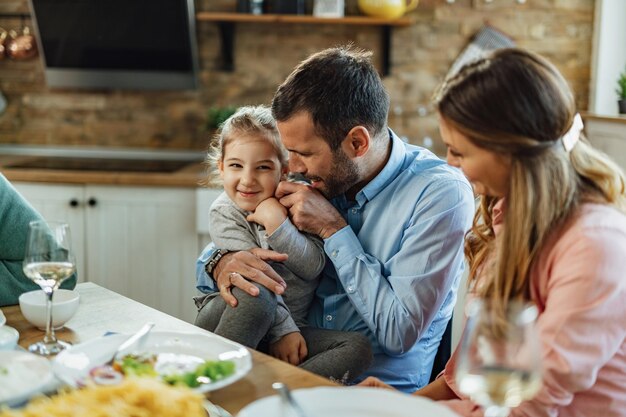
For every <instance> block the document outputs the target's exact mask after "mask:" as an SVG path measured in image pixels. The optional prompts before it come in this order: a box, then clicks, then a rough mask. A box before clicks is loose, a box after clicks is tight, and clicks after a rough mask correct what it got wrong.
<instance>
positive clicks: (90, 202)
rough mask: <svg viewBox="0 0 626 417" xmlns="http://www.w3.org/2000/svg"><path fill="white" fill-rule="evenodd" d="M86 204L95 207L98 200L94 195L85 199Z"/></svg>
mask: <svg viewBox="0 0 626 417" xmlns="http://www.w3.org/2000/svg"><path fill="white" fill-rule="evenodd" d="M87 204H89V207H95V206H97V205H98V200H96V199H95V198H94V197H90V198H89V200H87Z"/></svg>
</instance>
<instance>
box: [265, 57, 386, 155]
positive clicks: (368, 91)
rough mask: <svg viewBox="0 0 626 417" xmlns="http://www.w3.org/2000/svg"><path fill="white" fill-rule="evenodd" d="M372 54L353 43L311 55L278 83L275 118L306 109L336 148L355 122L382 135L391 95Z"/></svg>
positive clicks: (319, 133)
mask: <svg viewBox="0 0 626 417" xmlns="http://www.w3.org/2000/svg"><path fill="white" fill-rule="evenodd" d="M371 56H372V53H371V52H366V51H363V50H358V49H355V48H353V47H351V46H341V47H336V48H329V49H325V50H323V51H320V52H317V53H315V54H313V55H311V56H310V57H308V58H307V59H305V60H304V61H302V62H301V63H300V64H299V65H298V66H297V67H296V68H295V69H294V70H293V72H292V73H291V74H290V75H289V77H287V79H286V80H285V81H284V82H283V83H282V84H281V85H280V87H278V90H277V91H276V94H275V95H274V99H273V101H272V112H273V114H274V117H275V118H276V120H278V121H285V120H288V119H290V118H291V117H292V116H294V115H296V114H297V113H300V112H302V111H304V112H307V113H309V114H310V115H311V119H312V120H313V125H314V127H315V132H316V133H317V135H319V136H320V137H322V138H323V139H324V140H326V142H328V145H329V146H330V148H331V149H332V150H337V149H338V148H339V146H340V145H341V142H342V141H343V140H344V138H345V137H346V135H347V134H348V132H349V131H350V129H352V128H353V127H355V126H364V127H365V128H367V130H368V131H369V133H370V135H371V136H372V137H376V136H378V135H379V134H380V132H381V131H382V130H383V129H385V128H386V127H387V114H388V112H389V95H388V94H387V92H386V91H385V87H384V86H383V83H382V81H381V79H380V77H379V75H378V72H377V71H376V69H375V68H374V66H373V65H372V62H371Z"/></svg>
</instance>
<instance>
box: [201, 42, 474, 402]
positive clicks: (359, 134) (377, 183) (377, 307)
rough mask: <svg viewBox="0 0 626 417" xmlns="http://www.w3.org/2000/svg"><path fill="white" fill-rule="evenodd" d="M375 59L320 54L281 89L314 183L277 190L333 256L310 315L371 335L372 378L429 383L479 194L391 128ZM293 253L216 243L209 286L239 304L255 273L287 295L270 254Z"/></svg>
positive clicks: (285, 133)
mask: <svg viewBox="0 0 626 417" xmlns="http://www.w3.org/2000/svg"><path fill="white" fill-rule="evenodd" d="M370 56H371V54H370V53H365V52H362V51H356V50H354V49H351V48H343V47H342V48H331V49H327V50H324V51H321V52H319V53H316V54H314V55H312V56H311V57H309V58H307V59H306V60H305V61H303V62H302V63H301V64H300V65H299V66H298V67H296V69H295V70H294V71H293V72H292V73H291V75H289V77H288V78H287V79H286V80H285V82H284V83H283V84H282V85H281V86H280V87H279V88H278V90H277V92H276V95H275V96H274V100H273V102H272V112H273V113H274V116H275V117H276V119H277V121H278V129H279V131H280V134H281V140H282V142H283V144H284V145H285V147H286V148H287V150H288V151H289V169H290V171H292V172H294V173H298V174H300V175H301V176H304V178H306V179H307V180H308V181H310V185H305V184H301V183H291V182H281V184H280V185H279V187H278V190H277V194H276V197H277V198H279V199H280V202H281V203H282V204H283V205H284V206H285V207H287V208H288V210H289V216H290V218H291V220H292V222H293V224H294V225H296V227H298V229H300V230H302V231H304V232H308V233H311V234H315V235H318V236H320V237H321V238H322V239H324V250H325V252H326V255H327V258H328V262H327V263H326V267H325V269H324V271H323V276H322V278H321V282H320V285H319V287H318V290H317V293H316V300H315V301H314V303H313V306H312V307H311V309H310V313H309V324H310V325H313V326H317V327H321V328H325V329H335V330H343V331H359V332H361V333H363V334H365V335H367V336H368V337H369V339H370V341H371V343H372V347H373V351H374V364H373V365H372V367H371V368H370V369H369V371H368V372H366V375H373V376H377V377H379V378H380V379H382V380H383V381H385V382H387V383H388V384H390V385H392V386H394V387H396V388H398V389H400V390H403V391H406V392H411V391H412V390H415V389H416V388H419V387H421V386H424V385H425V384H426V383H428V380H429V377H430V374H431V369H432V364H433V360H434V357H435V354H436V351H437V347H438V345H439V341H440V339H441V336H442V334H443V332H444V330H445V327H446V324H447V323H448V321H449V319H450V317H451V315H452V310H453V308H454V303H455V300H456V289H457V287H458V283H459V278H460V276H461V274H462V271H463V251H462V246H463V236H464V233H465V231H466V230H467V229H468V228H469V226H470V223H471V218H472V215H473V212H474V205H473V193H472V190H471V187H470V186H469V184H468V183H467V181H466V180H465V178H464V177H463V175H462V174H461V173H460V172H459V171H457V170H455V169H454V168H451V167H448V166H447V165H446V163H445V161H442V160H440V159H438V158H437V157H436V156H435V155H433V154H432V153H430V152H429V151H427V150H425V149H422V148H419V147H417V146H413V145H408V144H406V143H403V142H402V141H401V140H400V139H399V138H398V137H397V136H396V135H395V134H394V133H393V132H392V131H391V130H390V129H389V128H388V127H387V114H388V110H389V97H388V95H387V92H386V91H385V89H384V86H383V84H382V81H381V79H380V77H379V76H378V74H377V72H376V70H375V69H374V67H373V65H372V63H371V61H370ZM283 259H284V255H281V254H277V253H275V252H271V251H258V250H257V251H255V252H254V253H249V252H236V253H226V254H223V253H221V252H220V251H217V250H215V249H213V248H208V249H206V250H205V251H204V252H203V254H202V255H201V256H200V259H199V260H198V288H199V289H201V290H203V291H208V290H213V291H215V290H216V289H219V291H220V293H221V295H222V297H223V298H224V300H226V302H228V303H230V304H231V305H232V306H236V303H237V301H236V299H235V298H234V297H233V295H232V292H231V289H232V288H233V287H237V288H240V289H242V290H244V291H246V292H248V293H249V294H250V295H255V294H256V293H258V288H256V287H255V285H254V284H252V282H256V283H259V284H261V285H264V286H266V287H267V288H269V289H271V290H273V291H274V292H276V293H277V294H280V293H282V291H283V288H284V281H283V280H282V279H281V278H280V277H279V276H278V275H277V274H276V273H275V272H274V271H273V270H272V269H271V268H270V267H269V265H268V264H267V263H266V262H265V261H281V260H283ZM205 266H207V268H205ZM205 269H206V270H208V271H209V272H211V273H212V275H213V277H215V278H216V283H214V282H213V281H212V280H211V279H210V278H209V276H208V275H207V273H206V272H205ZM366 375H364V376H366Z"/></svg>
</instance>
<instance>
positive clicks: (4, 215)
mask: <svg viewBox="0 0 626 417" xmlns="http://www.w3.org/2000/svg"><path fill="white" fill-rule="evenodd" d="M33 220H42V217H41V215H40V214H39V213H37V211H35V209H34V208H32V206H31V205H30V204H29V203H28V202H27V201H26V200H24V198H23V197H22V196H21V195H20V194H19V193H18V192H17V190H16V189H15V188H13V186H12V185H11V183H10V182H9V181H7V179H6V178H5V177H4V176H3V175H2V174H0V306H5V305H12V304H17V302H18V297H19V296H20V294H22V293H23V292H26V291H31V290H36V289H41V288H40V287H39V285H37V284H35V283H34V282H33V281H31V280H30V279H29V278H28V277H26V275H24V271H23V270H22V261H23V260H24V254H25V253H26V238H27V236H28V223H29V222H31V221H33ZM75 285H76V275H75V274H74V275H72V276H71V277H70V278H68V279H67V280H66V281H65V282H63V284H62V285H61V287H62V288H74V286H75Z"/></svg>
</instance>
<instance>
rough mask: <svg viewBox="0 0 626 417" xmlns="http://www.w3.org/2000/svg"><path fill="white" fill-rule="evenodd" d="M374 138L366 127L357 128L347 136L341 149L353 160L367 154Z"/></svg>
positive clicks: (351, 130)
mask: <svg viewBox="0 0 626 417" xmlns="http://www.w3.org/2000/svg"><path fill="white" fill-rule="evenodd" d="M371 141H372V138H371V137H370V134H369V132H368V131H367V129H366V128H365V127H364V126H355V127H353V128H352V129H350V131H349V132H348V134H347V135H346V138H345V139H344V140H343V142H342V144H341V147H342V148H343V151H344V152H345V153H346V155H348V156H349V157H352V158H358V157H360V156H363V155H365V154H366V153H367V151H368V150H369V148H370V145H371Z"/></svg>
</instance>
